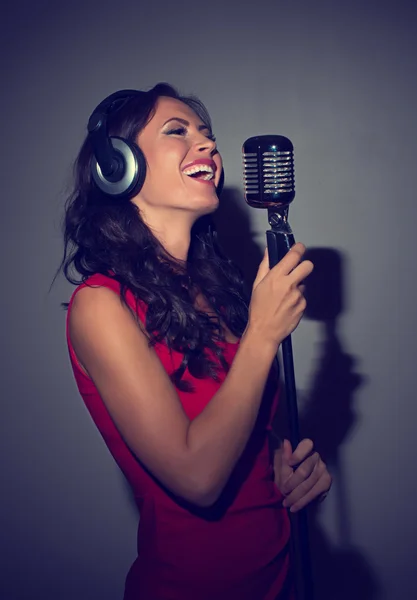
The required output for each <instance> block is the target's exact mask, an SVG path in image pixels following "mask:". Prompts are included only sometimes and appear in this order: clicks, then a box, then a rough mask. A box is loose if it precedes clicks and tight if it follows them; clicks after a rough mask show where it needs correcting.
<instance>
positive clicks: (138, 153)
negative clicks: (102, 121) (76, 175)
mask: <svg viewBox="0 0 417 600" xmlns="http://www.w3.org/2000/svg"><path fill="white" fill-rule="evenodd" d="M109 139H110V142H111V144H112V146H113V148H114V150H116V155H117V158H118V159H119V160H120V162H121V164H122V165H123V168H122V176H121V177H120V175H118V177H117V179H115V180H112V177H105V176H104V175H103V173H102V171H101V169H100V165H99V164H98V162H97V160H96V158H95V157H93V160H92V165H91V174H92V176H93V179H94V181H95V183H96V185H97V186H98V188H99V189H100V190H101V191H102V192H103V193H104V194H107V195H108V196H112V197H113V198H125V197H130V198H132V197H133V196H136V194H138V193H139V192H140V190H141V189H142V186H143V183H144V181H145V177H146V160H145V156H144V154H143V152H142V150H141V149H140V148H139V146H138V145H137V144H134V143H133V142H128V141H127V140H126V139H124V138H120V137H116V136H113V137H110V138H109Z"/></svg>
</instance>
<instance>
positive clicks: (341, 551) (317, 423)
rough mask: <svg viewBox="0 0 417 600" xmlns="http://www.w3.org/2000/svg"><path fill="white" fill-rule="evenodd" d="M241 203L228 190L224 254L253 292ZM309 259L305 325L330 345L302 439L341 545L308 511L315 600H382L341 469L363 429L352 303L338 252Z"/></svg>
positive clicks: (220, 217) (255, 251)
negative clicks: (321, 479) (345, 326)
mask: <svg viewBox="0 0 417 600" xmlns="http://www.w3.org/2000/svg"><path fill="white" fill-rule="evenodd" d="M242 203H243V200H242V193H241V192H240V191H239V190H236V189H231V188H225V189H224V191H223V194H222V198H221V204H220V207H219V210H218V211H217V213H216V215H215V221H216V225H217V230H218V233H219V238H220V242H221V245H222V247H223V248H224V250H225V252H226V254H227V255H228V256H229V257H230V258H231V259H233V260H234V261H235V262H236V263H237V264H238V265H239V266H240V268H241V269H242V271H243V273H244V276H245V279H246V281H247V284H248V285H249V286H251V284H252V281H253V280H254V278H255V275H256V272H257V269H258V266H259V263H260V261H261V260H262V252H261V251H260V250H259V248H258V246H257V245H256V244H255V242H254V234H253V231H252V229H251V223H250V217H249V212H248V210H244V209H243V208H242ZM265 221H267V220H266V219H265ZM265 244H266V240H265ZM306 258H308V259H310V260H312V261H313V263H314V265H315V269H314V271H313V273H312V274H311V275H310V277H309V278H308V279H307V281H306V292H305V294H306V299H307V305H308V307H307V310H306V313H305V317H304V318H307V319H311V320H314V321H317V322H318V323H320V324H321V326H322V334H323V339H322V342H321V347H320V351H319V352H320V354H319V356H318V357H317V362H316V372H315V375H314V376H313V378H312V383H311V386H310V390H309V392H308V393H307V402H306V407H305V410H304V411H303V412H302V413H301V414H300V433H301V436H302V437H309V438H311V439H312V440H313V441H314V444H315V447H316V449H317V451H318V452H319V453H320V454H321V456H322V457H323V460H324V461H325V462H326V463H327V464H328V467H329V470H330V472H331V473H332V475H333V487H332V491H331V493H332V494H334V495H335V496H336V506H337V520H338V523H337V524H338V540H337V543H333V542H331V541H330V540H329V539H328V538H327V537H326V534H325V532H324V531H323V529H322V528H321V526H320V522H319V511H320V509H321V507H320V505H316V506H314V507H313V508H310V509H309V534H310V549H311V556H312V566H313V576H314V588H315V597H316V598H317V600H345V599H346V600H348V599H349V600H351V599H352V598H355V599H356V600H376V599H377V598H378V597H379V595H380V594H379V585H378V582H377V579H376V576H375V573H373V571H372V568H371V566H370V565H369V563H368V562H367V560H366V558H365V557H364V556H363V554H362V553H361V552H359V551H358V550H357V549H356V548H355V547H354V545H353V544H352V541H351V539H350V519H349V510H348V506H347V494H346V491H345V482H344V472H343V462H342V445H343V443H344V442H345V441H346V440H347V437H348V435H349V433H350V432H351V430H352V428H353V427H354V426H355V424H356V422H357V417H356V415H355V411H354V394H355V392H356V390H357V389H358V387H359V386H360V385H362V384H363V380H364V378H363V377H362V376H361V375H359V374H358V373H356V372H355V359H354V357H353V356H351V355H349V354H348V353H347V352H345V351H344V349H343V344H342V340H341V338H340V335H339V333H338V319H339V318H340V316H341V315H342V313H343V311H344V308H345V297H346V295H345V293H344V261H343V256H342V254H341V253H340V252H338V251H337V250H335V249H331V248H312V249H309V250H308V251H307V252H306ZM284 391H285V390H284ZM284 396H285V393H284ZM285 413H286V411H285V397H283V401H282V402H281V410H280V412H279V414H278V415H277V418H276V420H277V427H276V430H277V432H278V433H280V437H281V438H282V437H284V436H285V435H286V431H285V429H282V427H280V426H279V425H278V423H287V419H286V414H285Z"/></svg>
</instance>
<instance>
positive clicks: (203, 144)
mask: <svg viewBox="0 0 417 600" xmlns="http://www.w3.org/2000/svg"><path fill="white" fill-rule="evenodd" d="M200 137H201V139H200V140H199V141H197V149H198V151H199V152H208V153H210V155H213V154H215V153H216V149H217V144H216V142H215V141H214V140H210V139H209V138H208V137H207V136H205V135H203V134H200Z"/></svg>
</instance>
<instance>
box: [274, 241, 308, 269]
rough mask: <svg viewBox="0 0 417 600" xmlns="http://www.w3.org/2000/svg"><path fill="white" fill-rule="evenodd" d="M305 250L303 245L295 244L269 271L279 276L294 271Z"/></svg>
mask: <svg viewBox="0 0 417 600" xmlns="http://www.w3.org/2000/svg"><path fill="white" fill-rule="evenodd" d="M305 251H306V248H305V246H304V244H301V243H300V242H297V244H294V246H292V247H291V248H290V250H288V252H287V254H286V255H285V256H284V257H283V258H282V259H281V260H280V261H279V263H277V264H276V265H275V266H274V267H273V268H272V269H271V270H272V271H274V274H277V275H279V276H281V275H288V274H289V273H291V271H293V269H295V267H296V266H297V265H298V264H299V263H300V261H301V259H302V258H303V256H304V253H305Z"/></svg>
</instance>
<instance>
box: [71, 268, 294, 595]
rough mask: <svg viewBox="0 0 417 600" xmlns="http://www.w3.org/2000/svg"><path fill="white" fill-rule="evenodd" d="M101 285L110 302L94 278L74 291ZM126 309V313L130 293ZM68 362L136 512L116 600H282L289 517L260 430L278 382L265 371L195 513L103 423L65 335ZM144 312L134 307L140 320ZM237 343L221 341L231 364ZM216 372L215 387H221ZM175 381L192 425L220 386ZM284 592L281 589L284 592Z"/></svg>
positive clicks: (174, 363) (165, 358)
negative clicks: (242, 444) (246, 420)
mask: <svg viewBox="0 0 417 600" xmlns="http://www.w3.org/2000/svg"><path fill="white" fill-rule="evenodd" d="M85 285H89V286H105V287H108V288H110V289H112V290H113V291H114V292H115V293H117V294H119V292H120V286H119V284H118V282H116V281H114V280H113V279H111V278H109V277H106V276H104V275H99V274H97V275H93V276H92V277H90V278H89V279H88V280H87V282H86V283H84V284H82V285H81V286H79V287H77V288H76V290H75V291H74V293H73V295H72V297H71V300H70V303H69V308H68V315H69V314H70V312H71V306H72V302H73V299H74V296H75V294H76V293H77V292H78V290H79V289H81V288H82V287H85ZM127 301H128V303H129V305H130V306H131V307H132V308H133V309H134V310H135V301H134V297H133V295H132V294H131V293H128V294H127ZM68 315H67V341H68V348H69V355H70V360H71V364H72V368H73V371H74V376H75V380H76V383H77V386H78V389H79V392H80V394H81V396H82V398H83V400H84V402H85V405H86V406H87V409H88V411H89V413H90V415H91V417H92V418H93V420H94V423H95V424H96V426H97V428H98V429H99V431H100V433H101V435H102V437H103V439H104V441H105V443H106V445H107V447H108V449H109V450H110V452H111V454H112V455H113V457H114V459H115V461H116V462H117V464H118V465H119V467H120V469H121V470H122V471H123V473H124V475H125V476H126V478H127V480H128V482H129V484H130V486H131V488H132V490H133V494H134V496H135V499H136V502H137V506H138V508H139V513H140V521H139V528H138V537H137V542H138V544H137V550H138V556H137V558H136V560H135V561H134V563H133V565H132V567H131V569H130V571H129V573H128V576H127V579H126V585H125V595H124V600H276V598H280V599H281V598H285V599H286V600H287V598H289V595H288V594H289V592H288V590H287V587H288V585H289V537H290V524H289V518H288V514H287V511H286V509H285V508H283V507H282V499H283V498H282V495H281V493H280V492H279V490H278V488H277V487H276V485H275V483H274V481H273V466H272V460H271V456H270V452H269V441H268V431H269V430H270V429H271V420H272V417H273V415H274V412H275V410H276V407H277V403H278V385H277V376H276V373H274V371H273V370H272V371H271V374H270V377H269V380H268V383H267V385H266V389H265V394H264V398H263V401H262V405H261V408H260V411H259V415H258V419H257V422H256V424H255V427H254V429H253V432H252V435H251V437H250V439H249V441H248V443H247V446H246V448H245V450H244V452H243V454H242V456H241V458H240V459H239V461H238V463H237V465H236V467H235V469H234V471H233V473H232V475H231V477H230V480H229V482H228V483H227V485H226V487H225V489H224V491H223V493H222V495H221V496H220V498H219V500H218V501H217V502H216V503H215V504H214V505H213V506H211V507H208V508H205V507H204V508H202V507H198V506H195V505H193V504H191V503H188V502H187V501H184V500H183V499H181V498H179V497H176V496H174V495H173V494H172V493H171V492H170V491H169V490H168V489H166V488H165V487H164V486H163V485H162V484H161V483H160V482H159V481H158V480H157V479H156V478H155V477H154V476H153V475H152V474H151V473H150V472H149V471H148V470H147V469H146V468H145V467H144V465H142V464H141V463H140V461H139V460H138V459H137V458H136V457H135V455H134V454H133V453H132V452H131V450H130V449H129V447H128V446H127V444H126V443H125V441H124V440H123V438H122V436H121V435H120V433H119V431H118V429H117V428H116V426H115V424H114V423H113V421H112V418H111V416H110V414H109V413H108V411H107V409H106V407H105V404H104V403H103V401H102V399H101V398H100V396H99V393H98V391H97V389H96V387H95V385H94V383H93V381H92V380H91V379H90V378H89V377H87V376H86V375H85V373H84V371H83V370H82V369H81V367H80V365H79V363H78V361H77V358H76V356H75V353H74V350H73V347H72V345H71V340H70V338H69V334H68ZM145 315H146V307H145V306H144V305H143V304H142V305H141V306H140V307H139V313H138V316H139V318H140V319H141V320H142V321H143V322H144V321H145ZM237 348H238V344H231V343H228V342H226V343H224V349H225V358H226V360H227V362H228V363H229V364H230V363H231V362H232V361H233V358H234V356H235V354H236V351H237ZM155 351H156V353H157V355H158V357H159V359H160V361H161V363H162V365H163V366H164V368H165V370H166V371H167V372H168V374H171V373H172V372H173V371H174V370H175V369H176V368H177V367H178V366H179V364H180V363H181V359H182V355H181V354H179V353H177V352H170V351H169V350H168V348H167V347H166V346H165V345H163V344H158V345H156V347H155ZM224 377H225V374H223V376H222V378H221V381H223V380H224ZM184 379H186V380H188V381H190V382H192V384H193V385H194V389H195V391H193V392H191V393H190V392H182V391H180V390H177V393H178V397H179V399H180V401H181V403H182V406H183V407H184V410H185V412H186V414H187V416H188V418H189V419H194V418H195V417H196V416H197V415H198V414H199V413H200V412H201V411H202V410H203V409H204V407H205V406H206V405H207V403H208V402H209V401H210V399H211V398H212V397H213V395H214V394H215V393H216V391H217V390H218V388H219V387H220V385H221V381H220V382H215V381H213V380H211V379H196V378H194V377H192V376H191V375H190V373H189V372H188V370H187V371H186V373H185V375H184ZM285 590H287V591H285Z"/></svg>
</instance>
